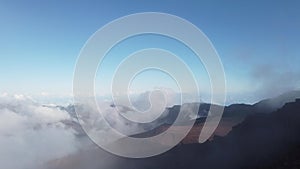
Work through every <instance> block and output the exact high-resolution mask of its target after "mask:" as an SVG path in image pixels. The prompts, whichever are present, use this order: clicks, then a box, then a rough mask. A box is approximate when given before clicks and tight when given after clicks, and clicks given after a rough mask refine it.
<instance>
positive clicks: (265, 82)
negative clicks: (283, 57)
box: [251, 65, 300, 98]
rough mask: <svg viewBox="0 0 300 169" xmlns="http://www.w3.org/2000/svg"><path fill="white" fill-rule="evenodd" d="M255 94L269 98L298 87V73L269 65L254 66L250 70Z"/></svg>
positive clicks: (299, 83) (299, 82)
mask: <svg viewBox="0 0 300 169" xmlns="http://www.w3.org/2000/svg"><path fill="white" fill-rule="evenodd" d="M251 77H252V84H253V87H255V88H256V92H255V95H256V96H257V97H260V98H270V97H274V96H276V95H278V94H282V93H284V92H287V91H291V90H296V89H299V87H300V78H299V77H300V73H299V72H294V71H286V70H282V69H280V67H278V68H277V67H275V66H271V65H259V66H256V67H255V68H254V69H253V71H252V72H251Z"/></svg>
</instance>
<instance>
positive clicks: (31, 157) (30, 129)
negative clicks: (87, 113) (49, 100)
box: [0, 95, 78, 169]
mask: <svg viewBox="0 0 300 169" xmlns="http://www.w3.org/2000/svg"><path fill="white" fill-rule="evenodd" d="M69 119H70V115H69V114H68V113H67V112H66V111H63V110H60V109H58V108H56V107H44V106H43V105H40V104H38V103H36V102H34V101H33V100H32V99H30V98H29V97H26V96H24V95H14V96H8V95H5V96H4V95H3V96H1V97H0V164H1V168H13V169H35V168H41V166H42V165H43V164H44V163H47V162H48V161H49V160H53V159H56V158H60V157H63V156H66V155H68V154H70V153H73V152H75V151H76V150H77V146H78V142H77V140H76V136H75V135H74V134H75V131H74V130H73V129H72V128H67V127H66V126H65V125H64V123H62V120H69Z"/></svg>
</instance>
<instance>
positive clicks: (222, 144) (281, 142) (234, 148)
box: [50, 99, 300, 169]
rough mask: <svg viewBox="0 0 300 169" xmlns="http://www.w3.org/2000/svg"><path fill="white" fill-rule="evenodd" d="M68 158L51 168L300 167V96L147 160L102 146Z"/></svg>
mask: <svg viewBox="0 0 300 169" xmlns="http://www.w3.org/2000/svg"><path fill="white" fill-rule="evenodd" d="M242 107H244V106H242ZM233 112H234V111H233ZM68 158H69V159H64V160H65V161H64V160H62V162H61V161H60V162H56V163H55V164H56V165H53V164H52V165H50V166H51V167H50V168H52V169H54V168H55V169H58V168H64V169H69V168H72V169H81V168H86V169H117V168H122V169H185V168H188V169H220V168H221V169H293V168H300V99H297V100H296V101H295V102H291V103H287V104H285V105H284V106H283V107H282V108H281V109H279V110H277V111H274V112H272V113H256V114H251V115H249V116H248V117H246V119H245V120H244V121H243V122H242V123H240V124H238V125H237V126H235V127H234V128H233V130H232V131H231V132H230V133H229V134H228V135H227V136H225V137H215V138H214V139H213V140H212V141H207V142H205V143H203V144H183V145H179V146H177V147H175V148H173V149H172V150H170V151H168V152H166V153H164V154H161V155H159V156H155V157H151V158H146V159H127V158H121V157H116V156H114V155H112V154H109V153H107V152H104V151H102V150H99V149H91V150H89V151H84V152H82V153H80V154H77V155H74V156H73V157H72V156H70V157H68ZM103 159H106V160H104V161H105V162H104V163H103V162H100V161H103ZM61 163H62V164H63V165H61ZM57 164H59V165H57Z"/></svg>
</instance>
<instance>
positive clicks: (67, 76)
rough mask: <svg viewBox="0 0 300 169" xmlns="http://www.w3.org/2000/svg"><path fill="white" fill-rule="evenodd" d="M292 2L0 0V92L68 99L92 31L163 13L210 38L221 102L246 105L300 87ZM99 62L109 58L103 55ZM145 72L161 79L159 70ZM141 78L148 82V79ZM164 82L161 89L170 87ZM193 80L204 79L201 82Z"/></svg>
mask: <svg viewBox="0 0 300 169" xmlns="http://www.w3.org/2000/svg"><path fill="white" fill-rule="evenodd" d="M299 7H300V2H299V1H297V0H290V1H271V0H270V1H268V0H266V1H259V0H257V1H230V0H227V1H176V2H175V1H172V0H165V1H156V0H152V1H137V0H135V1H126V2H125V1H114V0H110V1H71V0H66V1H58V0H57V1H56V0H53V1H43V2H41V1H38V0H29V1H9V0H3V1H1V2H0V78H1V81H0V93H18V94H26V95H36V96H38V95H42V96H52V97H63V96H70V95H71V93H72V80H73V73H74V69H75V64H76V60H77V57H78V55H79V52H80V50H81V48H82V47H83V45H84V44H85V43H86V41H87V40H88V38H89V37H90V36H91V35H92V34H93V33H94V32H95V31H97V30H98V29H99V28H101V27H102V26H104V25H105V24H107V23H109V22H111V21H113V20H115V19H117V18H119V17H122V16H125V15H129V14H133V13H139V12H163V13H169V14H173V15H177V16H179V17H182V18H184V19H186V20H188V21H189V22H191V23H193V24H194V25H196V26H197V27H198V28H199V29H200V30H202V31H203V32H204V33H205V34H206V35H207V37H208V38H209V39H210V41H211V42H212V43H213V45H214V47H215V48H216V50H217V52H218V54H219V56H220V59H221V61H222V63H223V66H224V70H225V74H226V79H227V90H228V93H227V99H228V102H247V103H253V102H255V101H257V100H260V99H262V98H267V97H273V96H275V95H277V94H281V93H283V92H286V91H289V90H295V89H299V87H300V81H299V77H300V66H299V63H300V48H299V44H300V33H299V30H300V10H299ZM143 38H144V39H146V40H147V42H149V43H148V45H150V46H151V45H157V46H158V47H159V46H160V45H164V44H168V45H169V47H170V50H173V51H174V52H175V53H180V52H182V51H184V50H185V49H183V48H180V47H179V46H180V44H176V43H177V42H173V41H172V39H167V38H165V39H164V37H155V36H145V37H143ZM153 39H154V40H155V39H159V40H158V41H159V42H160V43H152V44H151V40H153ZM138 40H139V37H137V38H133V40H132V42H131V43H130V44H131V46H132V47H133V48H132V49H135V47H136V46H137V45H136V44H138V43H137V42H138ZM129 41H130V39H129ZM165 41H167V42H168V43H163V42H165ZM168 45H165V46H164V47H165V48H168ZM120 46H121V47H122V45H120ZM119 52H120V51H119ZM112 53H113V51H112ZM125 53H126V51H125V52H124V54H125ZM122 54H123V53H122ZM191 55H192V54H191ZM112 56H114V55H112ZM182 57H183V58H184V57H185V56H182ZM185 59H186V61H187V62H191V66H192V67H193V68H194V69H202V68H198V67H197V66H196V65H193V64H192V63H193V60H190V59H188V58H185ZM113 61H117V59H115V60H113ZM107 63H113V62H112V61H110V60H109V58H108V59H107ZM193 68H192V69H193ZM107 70H108V71H111V70H112V68H110V67H107ZM103 72H105V70H104V71H103ZM150 74H151V75H152V77H158V78H161V79H168V78H167V77H166V76H165V75H163V74H160V75H157V76H156V75H155V72H152V73H150ZM154 75H155V76H154ZM105 76H106V78H109V77H111V76H109V73H107V74H105V73H104V74H101V72H100V73H99V74H97V78H98V79H99V81H97V80H96V81H97V82H99V83H100V84H101V82H102V81H104V82H105V81H106V80H107V79H106V78H105ZM200 76H201V77H202V75H201V74H200V75H199V79H200V78H201V77H200ZM145 77H146V76H145ZM138 79H140V80H138ZM149 79H150V80H149ZM197 79H198V77H197ZM139 81H140V82H143V81H147V78H143V77H137V80H136V83H134V82H133V87H136V88H137V89H136V90H139V85H138V84H139V83H138V82H139ZM148 81H150V82H153V81H151V78H148ZM159 81H160V83H161V81H162V80H159ZM170 81H172V79H170V78H169V79H168V80H166V83H165V84H166V85H167V86H168V83H169V82H170ZM198 81H200V80H198ZM172 83H173V85H169V86H174V88H176V86H175V85H174V82H172ZM200 83H203V84H206V82H205V80H203V81H200ZM134 84H136V85H134ZM144 84H150V85H148V86H147V85H142V86H143V88H147V87H155V86H157V85H158V84H157V83H154V82H153V83H144ZM99 86H101V85H99ZM99 90H100V89H99ZM140 90H142V89H140Z"/></svg>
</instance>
